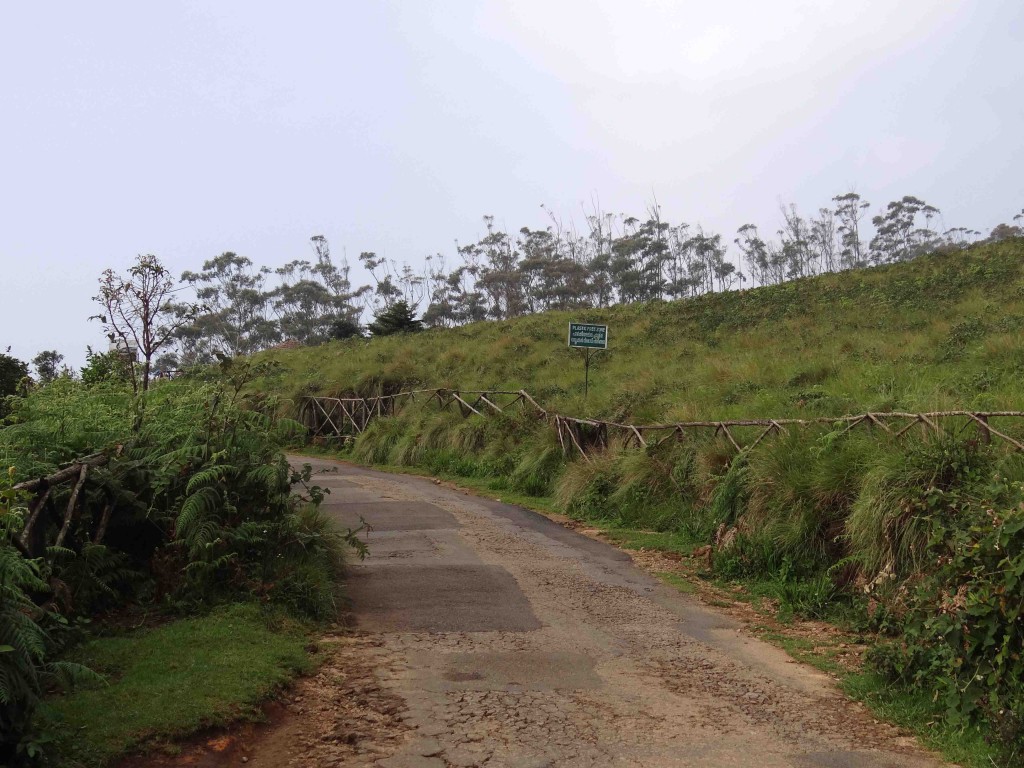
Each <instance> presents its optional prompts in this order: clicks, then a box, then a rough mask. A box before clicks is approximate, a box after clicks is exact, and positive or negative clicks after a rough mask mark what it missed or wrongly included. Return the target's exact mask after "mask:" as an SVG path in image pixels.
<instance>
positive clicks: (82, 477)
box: [12, 453, 113, 557]
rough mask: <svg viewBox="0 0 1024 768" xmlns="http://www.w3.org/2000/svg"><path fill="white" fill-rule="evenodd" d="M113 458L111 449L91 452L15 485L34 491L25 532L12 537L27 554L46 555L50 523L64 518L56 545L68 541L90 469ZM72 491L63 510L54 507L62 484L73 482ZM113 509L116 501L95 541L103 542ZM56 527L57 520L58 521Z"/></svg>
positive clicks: (105, 511)
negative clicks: (56, 491) (108, 451)
mask: <svg viewBox="0 0 1024 768" xmlns="http://www.w3.org/2000/svg"><path fill="white" fill-rule="evenodd" d="M109 461H110V455H109V454H107V453H94V454H92V455H90V456H83V457H82V458H79V459H75V460H74V461H72V462H71V463H69V464H68V465H67V466H65V467H63V468H61V469H58V470H57V471H56V472H53V473H51V474H49V475H47V476H45V477H37V478H33V479H32V480H26V481H24V482H21V483H18V484H17V485H15V486H14V490H15V491H20V492H23V493H28V494H31V500H30V501H29V505H28V517H27V518H26V519H25V527H24V528H23V529H22V532H21V535H20V536H17V537H15V538H14V539H13V540H12V541H13V542H14V546H15V547H17V548H18V549H19V550H20V551H21V553H22V554H23V555H25V556H26V557H40V556H42V555H43V553H44V551H45V549H46V544H47V539H48V537H47V534H46V528H47V524H48V523H51V522H54V521H55V520H59V521H60V527H59V529H57V534H56V538H55V539H54V542H53V546H54V548H55V549H59V548H60V547H62V546H63V545H64V540H65V539H66V537H67V535H68V532H69V531H70V530H71V523H72V521H73V520H74V519H75V517H76V516H77V515H78V514H79V499H80V498H81V497H82V489H83V488H84V487H85V484H86V481H87V479H88V477H89V472H90V470H94V469H97V468H99V467H102V466H104V465H105V464H107V462H109ZM72 483H73V484H74V485H73V487H72V489H71V495H70V497H69V498H68V503H67V505H66V506H65V508H64V511H63V513H62V514H61V513H59V511H58V510H56V509H54V508H53V491H54V490H55V489H57V488H60V487H61V486H65V485H72ZM112 512H113V502H108V503H107V505H106V506H105V507H104V508H103V512H102V514H101V516H100V519H99V522H98V523H97V526H96V530H95V531H94V532H93V534H92V537H93V543H94V544H99V543H101V542H102V541H103V537H104V535H105V534H106V530H107V525H108V524H109V522H110V515H111V513H112ZM54 527H56V523H54Z"/></svg>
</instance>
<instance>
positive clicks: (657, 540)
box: [598, 525, 698, 556]
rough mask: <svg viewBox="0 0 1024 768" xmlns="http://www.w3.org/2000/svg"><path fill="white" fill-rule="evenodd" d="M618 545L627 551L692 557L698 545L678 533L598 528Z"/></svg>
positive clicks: (614, 527) (606, 526)
mask: <svg viewBox="0 0 1024 768" xmlns="http://www.w3.org/2000/svg"><path fill="white" fill-rule="evenodd" d="M598 527H600V528H601V529H602V530H603V532H604V534H605V535H606V536H607V537H608V538H609V539H611V540H612V541H614V542H615V543H616V544H618V545H620V546H623V547H625V548H626V549H653V550H657V551H658V552H669V553H672V554H678V555H687V556H688V555H690V554H691V553H692V552H693V549H694V547H695V546H698V543H696V542H694V541H693V539H691V538H690V537H689V536H687V535H686V534H685V533H680V532H677V531H638V530H636V529H633V528H618V527H616V526H612V525H605V526H598Z"/></svg>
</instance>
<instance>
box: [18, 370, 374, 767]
mask: <svg viewBox="0 0 1024 768" xmlns="http://www.w3.org/2000/svg"><path fill="white" fill-rule="evenodd" d="M93 368H95V370H92V369H93ZM253 370H254V369H253V368H251V366H250V365H249V364H246V363H241V364H237V365H236V364H231V363H225V364H224V365H222V366H220V367H219V368H218V369H210V370H207V371H203V372H197V373H196V375H194V376H191V377H183V378H178V379H175V380H174V381H163V382H151V383H150V386H149V388H148V391H143V390H141V389H138V391H136V389H137V387H133V382H132V380H131V373H130V371H129V370H128V369H127V368H126V365H125V364H124V359H123V357H121V356H120V355H119V354H118V353H117V352H114V353H112V355H110V356H94V358H93V360H92V362H91V365H90V369H88V370H87V371H84V372H83V377H82V380H76V379H72V378H70V377H69V376H57V377H56V378H54V379H53V380H51V381H50V382H49V383H47V384H45V385H32V386H31V387H29V388H28V390H27V392H26V394H25V395H24V396H16V397H11V398H8V400H7V402H6V407H7V410H8V414H7V417H6V425H5V426H4V427H3V428H2V429H0V458H2V460H3V463H4V472H3V474H2V477H0V526H2V529H0V533H2V535H0V764H3V765H11V766H16V765H30V764H37V763H53V764H61V765H66V764H72V763H73V761H79V762H81V763H82V764H83V765H87V766H101V765H106V764H108V763H109V762H110V761H111V760H113V759H115V758H116V757H118V756H119V755H122V754H124V753H125V752H126V751H128V750H131V749H135V748H137V747H139V746H140V745H144V744H146V743H149V742H150V741H151V740H152V739H161V738H168V737H171V736H181V735H187V734H188V733H190V732H193V731H195V730H196V729H198V728H201V727H206V726H209V725H214V724H218V723H223V722H225V721H227V720H229V719H231V718H237V717H240V716H251V715H252V714H253V713H255V711H256V710H255V706H256V704H257V703H258V702H259V700H260V699H261V698H262V697H264V696H266V695H267V693H268V692H270V691H271V690H273V689H274V687H275V686H278V685H280V684H281V683H282V682H283V681H285V680H286V679H287V678H288V677H289V676H291V675H292V674H294V673H295V671H297V670H301V669H303V668H306V667H307V666H308V664H309V661H308V660H307V658H306V653H305V651H304V650H303V649H304V646H305V644H306V636H307V634H308V632H309V631H310V629H311V628H312V626H313V625H314V623H315V622H318V621H325V620H331V619H333V618H334V617H335V616H336V613H337V609H338V598H339V595H338V589H339V586H338V585H339V580H338V575H339V571H340V568H341V567H342V564H343V561H344V557H345V550H346V548H347V546H348V543H356V542H355V540H354V538H353V536H352V535H351V534H350V535H349V536H348V537H346V536H345V535H344V534H342V533H339V532H336V531H334V530H333V529H332V528H331V526H330V524H329V523H328V521H327V520H326V518H325V517H324V516H323V515H322V514H321V513H320V512H319V511H318V509H317V502H318V500H319V499H320V498H322V496H321V492H320V490H319V489H318V488H317V487H316V486H315V485H314V484H313V483H312V482H311V477H310V473H309V471H308V470H307V471H306V472H305V473H303V472H295V471H293V470H292V469H291V468H290V467H289V465H288V463H287V461H286V460H285V456H284V454H283V447H284V446H285V445H287V444H288V443H290V442H293V441H294V440H296V439H297V437H298V436H299V434H300V433H301V426H300V425H298V424H297V423H295V422H293V421H291V420H289V419H287V418H280V417H278V416H277V415H276V414H277V411H278V410H279V409H278V408H277V407H276V404H275V402H274V401H273V400H264V401H262V402H254V401H253V400H252V398H251V397H250V396H247V395H244V394H243V392H242V389H243V387H244V385H245V384H246V383H247V382H248V380H249V379H250V378H251V376H252V373H253ZM96 455H99V456H102V457H104V459H105V461H104V462H103V463H99V462H97V463H95V465H90V467H89V468H88V470H87V471H86V470H85V469H83V472H82V474H81V475H80V476H79V478H80V481H81V482H79V483H68V484H66V485H62V486H58V485H54V486H53V487H52V488H51V489H50V492H49V493H48V495H47V496H46V497H45V503H44V504H43V505H42V506H41V507H39V506H38V499H39V498H42V497H41V496H40V495H39V493H38V492H37V493H34V494H25V493H22V492H19V491H18V490H17V488H16V486H17V484H18V483H19V482H20V481H24V480H28V479H32V478H38V477H43V476H48V475H51V474H53V473H54V472H55V471H56V470H57V469H58V468H59V467H60V466H62V465H64V464H66V463H67V462H71V461H74V460H77V459H79V458H80V457H84V456H96ZM75 466H78V465H75ZM83 466H84V465H83ZM35 509H39V510H40V511H39V514H38V515H36V520H35V524H34V526H32V528H31V531H32V532H31V533H28V534H27V535H26V534H24V533H23V529H26V526H27V523H28V522H29V520H30V518H31V517H32V514H31V513H32V511H34V510H35ZM62 689H63V690H70V691H71V692H69V693H65V694H61V693H60V691H61V690H62ZM185 691H187V694H188V695H187V696H186V695H183V693H184V692H185Z"/></svg>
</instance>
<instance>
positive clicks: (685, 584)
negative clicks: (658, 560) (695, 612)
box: [654, 571, 697, 594]
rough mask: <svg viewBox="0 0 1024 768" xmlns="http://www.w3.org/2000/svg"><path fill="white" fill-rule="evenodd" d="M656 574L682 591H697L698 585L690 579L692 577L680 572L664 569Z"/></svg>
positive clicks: (690, 592)
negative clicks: (684, 575) (667, 571)
mask: <svg viewBox="0 0 1024 768" xmlns="http://www.w3.org/2000/svg"><path fill="white" fill-rule="evenodd" d="M654 575H655V576H657V577H658V578H659V579H661V580H662V581H663V582H665V583H666V584H668V585H669V586H670V587H675V588H676V589H678V590H679V591H680V592H684V593H686V594H693V593H695V592H696V591H697V587H696V586H695V585H694V583H693V582H692V581H690V579H687V578H685V577H683V576H680V575H679V574H678V573H665V572H664V571H659V572H658V573H655V574H654Z"/></svg>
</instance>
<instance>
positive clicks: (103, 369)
mask: <svg viewBox="0 0 1024 768" xmlns="http://www.w3.org/2000/svg"><path fill="white" fill-rule="evenodd" d="M81 377H82V383H83V384H88V385H94V384H100V383H103V382H114V383H122V384H130V383H131V380H132V365H131V362H129V361H128V360H127V358H126V357H125V356H124V355H122V354H121V353H119V352H118V351H117V350H111V351H110V352H94V351H93V349H92V347H86V350H85V367H83V368H82V373H81Z"/></svg>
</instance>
